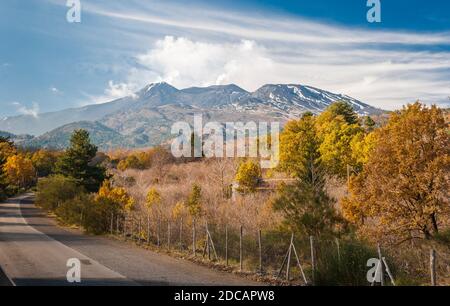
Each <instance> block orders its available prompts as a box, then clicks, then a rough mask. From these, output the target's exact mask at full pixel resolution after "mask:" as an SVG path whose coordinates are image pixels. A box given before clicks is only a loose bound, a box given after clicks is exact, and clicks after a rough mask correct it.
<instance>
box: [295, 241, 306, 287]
mask: <svg viewBox="0 0 450 306" xmlns="http://www.w3.org/2000/svg"><path fill="white" fill-rule="evenodd" d="M292 250H293V251H294V255H295V258H296V259H297V265H298V268H299V269H300V272H301V273H302V277H303V282H304V283H305V285H308V280H307V279H306V275H305V272H304V271H303V268H302V264H301V263H300V258H298V254H297V251H296V250H295V245H293V244H292Z"/></svg>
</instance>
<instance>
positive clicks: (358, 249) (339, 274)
mask: <svg viewBox="0 0 450 306" xmlns="http://www.w3.org/2000/svg"><path fill="white" fill-rule="evenodd" d="M316 245H317V249H316V252H317V270H316V285H319V286H366V285H369V283H368V282H367V271H368V268H367V261H368V260H369V259H370V258H378V255H377V252H376V250H375V249H374V248H370V247H369V246H367V245H366V244H365V243H363V242H360V241H341V242H340V247H339V250H340V251H339V254H340V256H338V249H337V244H336V243H335V242H334V241H327V242H322V243H320V242H319V243H316ZM389 268H391V269H392V268H393V267H389Z"/></svg>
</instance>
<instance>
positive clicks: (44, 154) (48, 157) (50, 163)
mask: <svg viewBox="0 0 450 306" xmlns="http://www.w3.org/2000/svg"><path fill="white" fill-rule="evenodd" d="M31 161H32V162H33V166H34V168H35V169H36V171H37V175H38V177H46V176H49V175H50V174H51V173H53V170H54V167H55V163H56V161H57V156H56V153H54V152H50V151H48V150H44V149H41V150H39V151H36V152H35V153H34V154H33V155H32V157H31Z"/></svg>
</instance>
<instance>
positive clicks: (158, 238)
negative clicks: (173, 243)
mask: <svg viewBox="0 0 450 306" xmlns="http://www.w3.org/2000/svg"><path fill="white" fill-rule="evenodd" d="M157 227H158V229H157V237H156V240H157V245H158V247H159V246H161V216H158V226H157Z"/></svg>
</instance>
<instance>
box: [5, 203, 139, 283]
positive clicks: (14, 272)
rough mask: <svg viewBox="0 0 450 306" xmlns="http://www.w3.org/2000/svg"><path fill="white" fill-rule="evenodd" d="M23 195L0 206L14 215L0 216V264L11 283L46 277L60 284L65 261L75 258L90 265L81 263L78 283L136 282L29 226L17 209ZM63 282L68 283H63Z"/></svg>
mask: <svg viewBox="0 0 450 306" xmlns="http://www.w3.org/2000/svg"><path fill="white" fill-rule="evenodd" d="M25 198H26V196H22V197H19V198H16V199H11V200H9V201H8V202H7V203H4V204H1V205H0V210H1V209H2V208H9V209H11V213H12V214H17V216H11V215H10V216H8V214H3V215H0V264H1V265H2V267H3V270H4V272H5V273H6V275H7V276H8V277H9V278H10V279H11V280H12V281H13V283H15V284H17V285H20V282H21V281H25V282H26V281H36V283H37V284H38V283H39V281H41V280H42V281H43V282H45V281H46V280H47V281H50V282H57V283H58V284H64V282H65V281H66V273H67V270H68V268H67V266H66V263H67V260H68V259H70V258H78V259H80V260H81V261H86V260H88V261H89V262H90V265H85V264H84V265H82V269H81V275H82V278H81V280H82V283H81V285H83V282H85V283H86V282H88V283H89V281H92V282H98V283H99V284H102V281H105V282H106V283H111V284H114V283H117V282H120V283H122V284H125V283H129V284H130V285H133V284H134V285H135V284H136V283H134V282H132V281H130V280H128V279H127V278H126V277H125V276H123V275H121V274H119V273H117V272H115V271H113V270H111V269H109V268H107V267H105V266H103V265H102V264H100V263H99V262H97V261H95V260H93V259H92V258H89V257H87V256H85V255H83V254H81V253H80V252H78V251H76V250H74V249H72V248H70V247H68V246H66V245H64V244H62V243H61V242H59V241H57V240H55V239H53V238H51V237H49V236H47V235H46V234H44V233H42V232H40V231H39V230H37V229H36V228H34V227H33V226H31V225H29V224H28V222H27V221H26V220H25V218H24V217H23V215H22V212H21V209H20V203H21V201H22V200H23V199H25ZM14 208H16V209H14ZM4 210H5V209H4ZM67 285H71V284H70V283H68V282H67Z"/></svg>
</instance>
